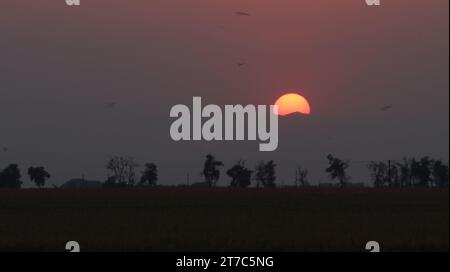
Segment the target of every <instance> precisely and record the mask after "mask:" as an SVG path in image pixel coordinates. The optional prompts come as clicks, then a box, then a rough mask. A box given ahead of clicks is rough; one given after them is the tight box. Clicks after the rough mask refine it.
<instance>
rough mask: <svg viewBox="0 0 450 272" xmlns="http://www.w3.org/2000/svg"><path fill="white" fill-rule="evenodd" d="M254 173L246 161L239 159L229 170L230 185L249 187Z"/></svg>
mask: <svg viewBox="0 0 450 272" xmlns="http://www.w3.org/2000/svg"><path fill="white" fill-rule="evenodd" d="M252 173H253V171H251V170H249V169H248V168H247V167H245V162H244V161H238V162H237V163H236V165H234V166H233V167H231V168H230V169H229V170H228V171H227V175H228V176H229V177H230V178H231V183H230V187H239V188H247V187H248V186H250V184H251V178H252Z"/></svg>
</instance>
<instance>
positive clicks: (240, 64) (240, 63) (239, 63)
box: [237, 62, 247, 67]
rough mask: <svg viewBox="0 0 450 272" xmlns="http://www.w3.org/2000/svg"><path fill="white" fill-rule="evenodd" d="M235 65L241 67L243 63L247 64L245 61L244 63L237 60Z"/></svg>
mask: <svg viewBox="0 0 450 272" xmlns="http://www.w3.org/2000/svg"><path fill="white" fill-rule="evenodd" d="M237 65H238V66H239V67H242V66H244V65H247V63H246V62H238V63H237Z"/></svg>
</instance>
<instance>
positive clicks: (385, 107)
mask: <svg viewBox="0 0 450 272" xmlns="http://www.w3.org/2000/svg"><path fill="white" fill-rule="evenodd" d="M390 109H392V106H391V105H386V106H384V107H382V108H381V110H382V111H388V110H390Z"/></svg>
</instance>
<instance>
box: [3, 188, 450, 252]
mask: <svg viewBox="0 0 450 272" xmlns="http://www.w3.org/2000/svg"><path fill="white" fill-rule="evenodd" d="M69 240H76V241H78V242H79V243H80V245H81V250H82V251H98V250H106V251H141V250H146V251H210V250H212V251H231V250H237V251H246V250H255V251H362V250H364V246H365V243H366V242H367V241H369V240H376V241H378V242H379V243H380V244H381V247H382V250H385V251H391V250H394V251H397V250H408V251H410V250H411V251H422V250H433V251H434V250H439V251H441V250H445V251H448V249H449V191H448V189H423V190H422V189H401V190H375V189H347V190H340V189H305V190H301V189H298V190H297V189H275V190H257V189H247V190H231V189H188V188H186V189H111V190H109V189H104V190H85V191H69V190H58V189H55V190H50V189H49V190H31V189H29V190H25V189H24V190H0V250H14V251H15V250H31V251H35V250H44V251H63V250H64V246H65V243H66V242H67V241H69Z"/></svg>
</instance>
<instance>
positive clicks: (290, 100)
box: [275, 93, 311, 116]
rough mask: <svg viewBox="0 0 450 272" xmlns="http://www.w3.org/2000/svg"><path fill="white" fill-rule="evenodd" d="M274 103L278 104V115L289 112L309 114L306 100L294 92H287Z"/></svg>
mask: <svg viewBox="0 0 450 272" xmlns="http://www.w3.org/2000/svg"><path fill="white" fill-rule="evenodd" d="M275 105H276V106H278V115H280V116H285V115H289V114H291V113H295V112H297V113H301V114H307V115H309V114H310V113H311V107H310V106H309V103H308V100H306V98H304V97H303V96H301V95H299V94H296V93H288V94H285V95H283V96H281V97H280V98H278V99H277V101H276V102H275Z"/></svg>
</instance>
